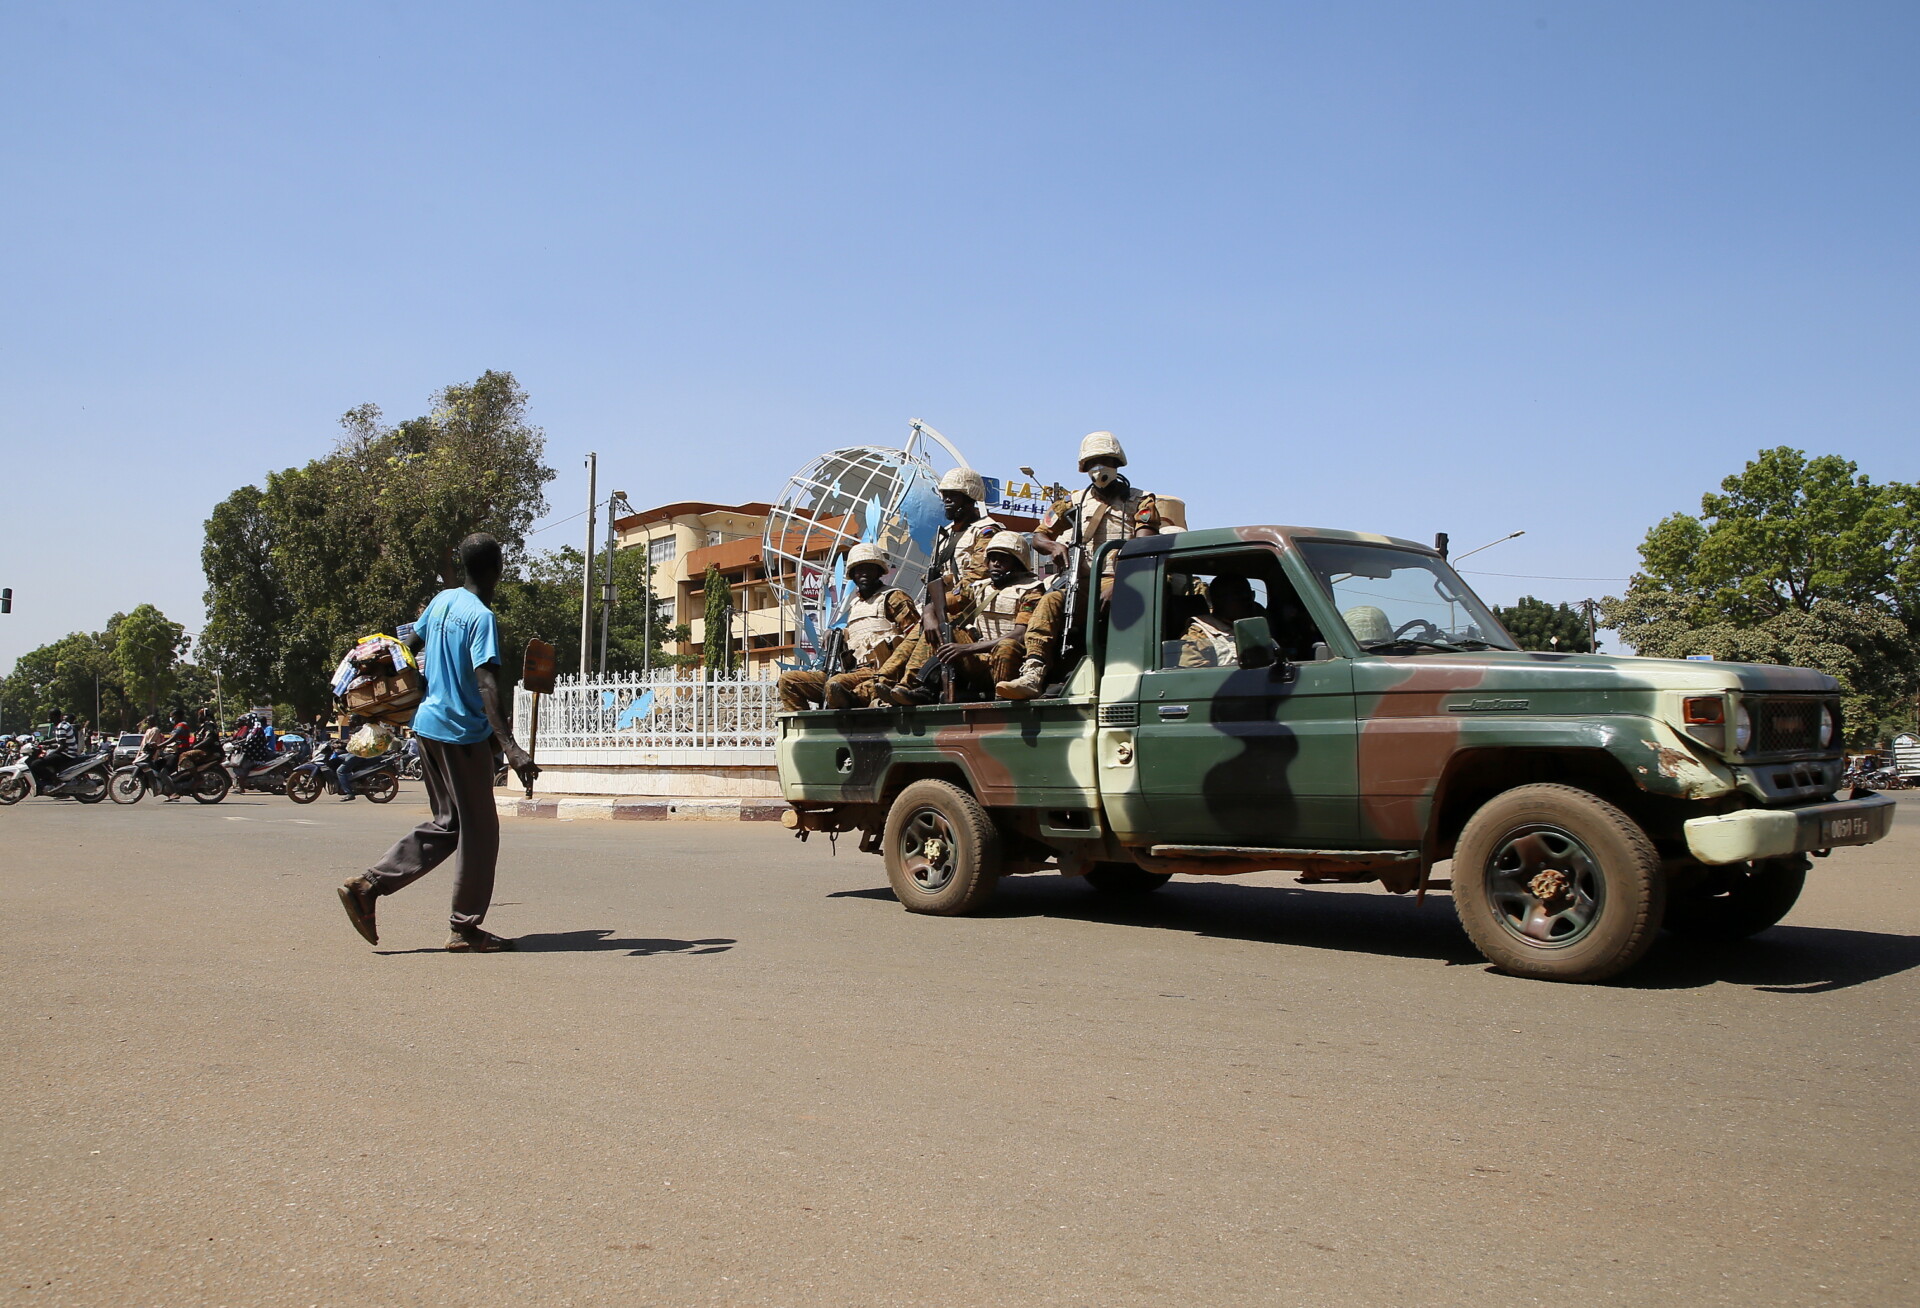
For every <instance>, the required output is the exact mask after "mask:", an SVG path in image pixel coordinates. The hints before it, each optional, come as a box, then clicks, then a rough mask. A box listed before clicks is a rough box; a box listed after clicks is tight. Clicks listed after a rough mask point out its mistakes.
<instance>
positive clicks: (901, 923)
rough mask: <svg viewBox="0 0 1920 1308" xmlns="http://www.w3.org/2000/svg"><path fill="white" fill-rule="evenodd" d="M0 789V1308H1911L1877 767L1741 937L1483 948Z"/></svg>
mask: <svg viewBox="0 0 1920 1308" xmlns="http://www.w3.org/2000/svg"><path fill="white" fill-rule="evenodd" d="M418 796H419V791H418V789H417V788H415V787H413V786H408V787H407V788H406V789H405V790H404V791H403V794H402V798H401V800H400V801H399V802H397V803H395V804H393V805H391V806H389V807H387V808H384V809H381V808H374V807H373V806H371V805H369V804H367V803H365V802H357V803H353V804H337V803H335V802H333V801H331V800H326V801H322V802H321V803H319V804H316V805H313V806H312V807H310V808H304V809H301V808H295V807H294V806H292V805H291V804H289V803H288V802H287V801H285V800H283V799H261V798H239V799H233V800H229V801H228V802H227V803H225V804H223V805H220V806H218V807H213V808H201V807H197V806H194V805H190V804H179V805H162V804H160V803H157V802H154V801H151V800H150V801H148V802H146V803H143V804H141V805H139V806H137V807H134V808H126V809H122V808H116V807H114V806H112V805H110V804H103V805H100V806H98V807H95V808H82V807H80V806H78V805H76V804H73V803H71V802H68V801H52V800H38V799H35V800H29V801H26V802H24V803H22V804H20V805H18V806H16V807H14V808H12V809H8V810H4V811H0V895H4V905H5V911H4V915H3V916H0V968H4V975H5V977H6V983H7V984H6V1002H5V1005H4V1012H0V1023H4V1025H5V1031H6V1037H5V1050H6V1057H7V1060H8V1063H9V1067H8V1069H7V1072H8V1075H7V1076H6V1077H5V1079H4V1081H0V1122H4V1123H5V1129H4V1131H0V1199H3V1200H4V1207H3V1209H0V1273H3V1274H4V1278H5V1279H4V1281H3V1282H0V1302H3V1303H8V1304H14V1303H19V1304H42V1303H45V1304H54V1303H59V1304H87V1305H114V1304H161V1303H164V1304H169V1305H182V1304H247V1305H270V1304H292V1305H301V1304H328V1305H332V1304H502V1303H526V1304H549V1303H551V1304H569V1303H573V1304H660V1305H693V1304H702V1305H703V1304H742V1305H748V1304H751V1305H763V1304H764V1305H811V1304H942V1305H945V1304H953V1305H967V1306H968V1308H975V1306H980V1305H996V1304H1019V1305H1027V1304H1087V1305H1101V1306H1102V1308H1110V1306H1113V1305H1133V1304H1180V1305H1186V1304H1294V1303H1299V1304H1356V1305H1358V1304H1367V1305H1374V1304H1381V1303H1402V1304H1460V1305H1474V1306H1475V1308H1485V1306H1486V1305H1504V1304H1534V1303H1540V1304H1581V1305H1588V1304H1595V1303H1602V1302H1605V1303H1616V1304H1661V1305H1671V1304H1676V1303H1685V1304H1740V1305H1751V1304H1769V1305H1771V1304H1862V1305H1866V1304H1873V1305H1885V1304H1892V1303H1898V1302H1906V1303H1912V1302H1915V1301H1916V1300H1917V1299H1920V1289H1916V1285H1915V1280H1914V1278H1915V1273H1916V1262H1920V1258H1917V1256H1916V1239H1915V1235H1916V1232H1915V1218H1914V1213H1915V1211H1916V1205H1915V1199H1916V1193H1915V1191H1916V1189H1917V1188H1920V1187H1917V1186H1916V1178H1920V1150H1916V1140H1915V1137H1916V1132H1915V1127H1914V1125H1913V1119H1914V1109H1913V1101H1914V1097H1915V1092H1916V1089H1917V1088H1920V1086H1917V1085H1916V1077H1915V1066H1914V1048H1915V1033H1916V1018H1915V1013H1916V1011H1917V1010H1920V984H1917V980H1920V971H1916V968H1917V967H1920V901H1916V896H1915V894H1914V890H1915V884H1916V876H1915V874H1916V866H1915V864H1916V857H1915V856H1916V853H1920V796H1910V797H1905V798H1904V799H1903V805H1902V812H1901V816H1900V820H1899V823H1898V825H1897V827H1896V834H1895V836H1894V837H1893V838H1892V839H1890V840H1888V841H1887V842H1885V843H1884V844H1882V845H1880V846H1877V847H1874V848H1870V849H1861V850H1845V851H1840V852H1838V853H1836V854H1835V856H1834V857H1833V858H1832V859H1830V860H1826V861H1824V862H1822V863H1819V864H1817V865H1816V871H1815V874H1814V876H1813V879H1812V882H1811V886H1810V889H1809V892H1808V894H1807V895H1806V897H1805V898H1804V899H1803V900H1802V901H1801V904H1800V906H1799V907H1798V908H1797V909H1796V910H1795V911H1794V913H1793V914H1792V915H1791V916H1790V917H1789V918H1788V919H1787V922H1786V923H1784V924H1783V925H1782V926H1780V927H1777V928H1775V929H1774V930H1772V931H1771V932H1768V933H1767V934H1766V935H1764V936H1762V937H1760V938H1758V939H1756V940H1754V941H1751V942H1748V943H1746V944H1743V945H1740V946H1737V947H1726V948H1719V949H1712V950H1700V949H1698V948H1689V947H1687V946H1684V945H1682V944H1681V942H1679V941H1676V940H1672V939H1665V940H1663V941H1662V942H1661V944H1660V945H1659V946H1657V947H1656V950H1655V952H1654V953H1653V954H1652V955H1651V956H1650V958H1649V959H1648V961H1647V962H1646V963H1645V964H1643V965H1642V967H1641V968H1640V969H1639V970H1638V971H1637V972H1635V973H1632V974H1630V975H1629V976H1628V977H1627V978H1625V979H1623V980H1622V981H1621V982H1619V983H1617V984H1612V985H1605V986H1594V987H1566V986H1553V985H1547V984H1543V983H1537V982H1528V981H1520V980H1514V979H1510V978H1507V977H1503V976H1500V975H1498V974H1496V973H1493V972H1490V971H1489V970H1488V969H1487V968H1486V967H1485V965H1484V964H1482V963H1481V962H1480V961H1478V959H1477V957H1476V955H1475V954H1474V952H1473V950H1472V949H1471V948H1470V947H1469V945H1468V944H1467V942H1466V939H1465V937H1464V936H1463V935H1462V934H1461V932H1460V931H1459V929H1458V927H1457V926H1456V925H1455V924H1454V921H1453V918H1452V913H1451V908H1450V906H1449V905H1448V903H1447V901H1446V899H1445V897H1444V896H1439V897H1437V899H1436V900H1435V901H1434V902H1430V903H1429V904H1428V905H1427V906H1426V907H1425V908H1416V907H1415V906H1414V905H1413V903H1412V902H1411V900H1410V899H1397V898H1394V897H1391V896H1387V895H1385V894H1382V893H1380V892H1378V891H1375V890H1372V889H1347V888H1342V889H1326V888H1315V889H1312V890H1307V889H1301V888H1298V887H1295V886H1293V885H1292V884H1291V882H1290V880H1289V879H1288V878H1286V877H1282V876H1270V877H1262V878H1258V879H1249V880H1232V881H1222V882H1204V881H1200V880H1194V879H1181V880H1177V881H1176V882H1175V883H1174V884H1173V885H1171V886H1169V887H1168V888H1167V889H1166V890H1165V891H1163V892H1161V893H1160V894H1159V895H1157V896H1155V897H1154V898H1153V899H1152V900H1150V901H1149V902H1148V903H1147V904H1146V905H1145V906H1144V907H1140V908H1135V909H1128V908H1115V907H1113V906H1112V905H1110V904H1107V903H1103V902H1102V901H1100V900H1098V899H1096V898H1095V897H1094V896H1093V895H1092V894H1091V893H1090V892H1088V891H1087V890H1086V889H1085V888H1084V887H1083V886H1081V885H1079V884H1078V883H1075V882H1069V881H1063V880H1060V879H1058V878H1022V879H1019V880H1016V881H1010V882H1008V883H1006V884H1005V885H1004V886H1003V888H1002V891H1001V893H1000V896H999V898H998V899H997V900H996V902H995V904H994V906H993V907H992V909H991V911H989V912H988V913H986V914H985V915H983V916H980V917H976V918H968V919H957V920H947V919H935V918H924V917H915V916H912V915H909V914H906V913H904V912H902V911H901V910H900V909H899V907H898V906H897V905H896V904H895V903H894V902H893V901H892V898H891V896H890V895H889V894H888V892H887V891H886V889H885V884H886V881H885V876H884V873H883V871H882V869H881V865H880V862H879V860H878V859H876V858H873V857H870V856H864V855H860V854H858V853H855V852H854V850H853V848H852V842H851V841H843V842H841V845H840V849H839V852H838V856H837V857H836V856H835V853H834V851H833V850H832V849H831V848H830V847H829V845H828V843H827V842H826V841H825V840H824V839H822V838H818V837H816V838H815V839H814V840H813V841H812V842H811V843H808V844H805V845H802V844H800V843H798V842H796V841H795V840H794V839H793V838H792V837H791V836H790V835H788V834H787V833H786V832H784V831H782V830H780V829H778V828H776V827H774V826H773V825H771V824H744V823H691V822H662V823H640V822H565V823H563V822H553V821H532V820H522V821H509V822H508V823H507V824H506V835H505V845H504V852H503V871H502V875H501V880H500V885H499V891H498V898H497V903H496V908H495V911H494V913H493V915H492V916H491V917H490V918H489V919H488V922H487V925H488V926H489V927H490V928H492V929H494V930H496V931H499V932H501V933H503V934H508V935H514V936H519V937H521V938H522V940H523V941H524V944H525V952H522V953H517V954H507V955H496V956H470V955H448V954H446V953H444V952H442V951H441V950H440V948H439V946H440V945H441V944H442V943H443V941H444V938H445V934H446V927H445V914H446V910H447V898H448V893H449V885H448V880H449V878H448V876H447V873H446V871H445V870H443V871H442V872H440V873H436V874H435V875H433V876H431V877H429V878H428V879H427V880H425V881H422V882H420V883H419V884H417V885H415V886H413V887H411V888H409V889H408V890H407V891H405V892H403V893H402V894H401V895H399V896H398V897H396V898H393V899H388V900H385V901H383V903H382V920H381V930H382V945H381V947H380V948H379V949H377V950H376V949H371V948H369V947H367V946H366V945H365V944H364V943H363V942H362V941H361V940H360V939H359V937H357V936H356V935H355V934H354V933H353V931H352V930H351V929H350V928H349V926H348V924H347V922H346V918H345V915H344V914H343V913H342V912H341V910H340V907H339V904H338V902H337V900H336V899H335V897H334V887H335V886H336V885H337V884H338V883H339V882H340V881H341V880H342V879H343V878H345V877H346V876H348V875H350V874H351V873H353V872H354V871H356V870H357V869H359V868H360V867H363V866H364V865H365V864H366V863H367V862H369V861H371V860H372V859H373V858H375V857H376V856H377V855H378V854H379V853H380V852H381V850H382V849H383V848H384V847H385V845H386V844H387V843H388V842H389V840H390V839H391V838H392V837H393V836H395V835H397V834H398V833H399V831H400V830H401V829H403V828H404V827H405V826H406V825H408V824H409V823H410V822H411V821H413V820H414V819H415V818H416V817H417V816H418V815H419V814H420V812H421V811H422V810H421V809H420V807H419V802H418Z"/></svg>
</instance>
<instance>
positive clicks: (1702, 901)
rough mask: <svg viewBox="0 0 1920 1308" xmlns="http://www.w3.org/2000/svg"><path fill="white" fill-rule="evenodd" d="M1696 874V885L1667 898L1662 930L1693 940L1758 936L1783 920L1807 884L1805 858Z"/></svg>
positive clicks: (1679, 890) (1760, 862) (1713, 869)
mask: <svg viewBox="0 0 1920 1308" xmlns="http://www.w3.org/2000/svg"><path fill="white" fill-rule="evenodd" d="M1701 870H1702V871H1703V872H1704V873H1705V876H1704V877H1703V879H1702V880H1701V881H1700V882H1699V883H1698V884H1696V885H1690V886H1687V887H1686V888H1685V889H1676V890H1672V891H1669V892H1668V894H1667V930H1669V931H1671V932H1673V933H1674V934H1675V935H1679V936H1689V937H1691V938H1693V939H1695V940H1745V939H1746V938H1747V937H1748V936H1752V935H1758V934H1759V933H1760V932H1762V931H1765V930H1766V929H1767V928H1768V927H1770V926H1772V925H1773V924H1774V923H1776V922H1778V921H1779V920H1780V919H1781V918H1783V917H1785V916H1786V915H1787V913H1788V911H1789V910H1791V909H1792V908H1793V906H1794V903H1795V901H1797V900H1798V899H1799V898H1800V891H1801V888H1802V887H1804V886H1805V885H1806V884H1807V860H1806V858H1805V857H1804V856H1796V857H1794V858H1767V859H1761V860H1760V861H1759V862H1757V863H1729V864H1727V865H1726V866H1725V867H1709V868H1703V869H1701Z"/></svg>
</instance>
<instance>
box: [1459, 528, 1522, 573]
mask: <svg viewBox="0 0 1920 1308" xmlns="http://www.w3.org/2000/svg"><path fill="white" fill-rule="evenodd" d="M1526 534H1527V533H1526V529H1525V528H1524V527H1523V528H1521V529H1520V530H1519V531H1510V532H1508V533H1507V534H1506V535H1504V536H1502V537H1501V538H1500V539H1499V540H1490V541H1488V542H1487V543H1486V544H1485V545H1479V546H1476V547H1475V548H1473V549H1470V550H1468V551H1467V552H1466V553H1465V554H1460V555H1456V556H1455V557H1454V559H1453V562H1454V563H1455V564H1458V563H1459V562H1460V560H1461V559H1464V558H1469V557H1471V556H1473V555H1475V554H1478V553H1479V552H1480V551H1481V550H1490V549H1492V548H1493V547H1494V546H1495V545H1504V544H1506V543H1507V542H1508V541H1510V540H1512V539H1513V538H1514V537H1515V536H1524V535H1526Z"/></svg>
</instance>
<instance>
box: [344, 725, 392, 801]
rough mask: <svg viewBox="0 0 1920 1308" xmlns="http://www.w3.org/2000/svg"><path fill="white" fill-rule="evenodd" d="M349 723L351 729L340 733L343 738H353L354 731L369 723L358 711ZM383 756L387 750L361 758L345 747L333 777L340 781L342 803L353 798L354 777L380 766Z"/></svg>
mask: <svg viewBox="0 0 1920 1308" xmlns="http://www.w3.org/2000/svg"><path fill="white" fill-rule="evenodd" d="M347 725H348V727H349V728H351V730H350V731H343V732H341V733H340V734H341V737H342V738H343V739H346V740H351V739H352V738H353V735H352V732H354V731H358V730H359V729H360V728H361V727H363V726H365V725H367V720H366V719H365V718H363V717H361V716H360V715H359V714H358V713H356V714H354V715H353V717H352V718H350V719H349V720H348V722H347ZM383 757H385V751H382V752H381V753H379V754H375V755H374V756H373V757H372V758H361V757H360V756H359V755H358V754H354V753H352V752H350V751H348V750H344V749H343V750H342V751H341V752H340V761H339V762H338V763H336V764H335V765H334V771H333V777H334V780H335V781H338V782H339V783H340V802H341V803H342V804H344V803H346V802H347V801H349V800H351V799H352V798H353V779H354V778H355V777H357V776H359V775H360V774H361V773H362V772H367V771H370V770H372V769H373V768H375V767H378V766H379V764H380V760H381V759H382V758H383Z"/></svg>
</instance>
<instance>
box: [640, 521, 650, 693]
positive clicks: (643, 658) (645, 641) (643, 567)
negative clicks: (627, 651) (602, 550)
mask: <svg viewBox="0 0 1920 1308" xmlns="http://www.w3.org/2000/svg"><path fill="white" fill-rule="evenodd" d="M640 548H641V549H642V550H643V551H645V553H643V554H642V555H641V556H640V577H641V587H640V589H641V593H642V594H643V595H644V596H646V602H647V607H646V608H644V609H642V610H641V618H640V630H641V636H640V671H641V673H642V674H643V675H645V676H646V678H647V679H648V680H652V678H653V541H652V539H651V538H649V539H648V540H647V541H646V542H645V543H644V544H642V545H641V546H640Z"/></svg>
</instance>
